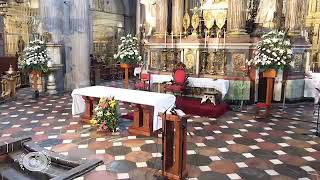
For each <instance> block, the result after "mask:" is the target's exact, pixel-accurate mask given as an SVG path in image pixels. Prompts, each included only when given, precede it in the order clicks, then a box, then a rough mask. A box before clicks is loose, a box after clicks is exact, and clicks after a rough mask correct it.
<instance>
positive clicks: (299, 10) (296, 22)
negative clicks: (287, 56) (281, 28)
mask: <svg viewBox="0 0 320 180" xmlns="http://www.w3.org/2000/svg"><path fill="white" fill-rule="evenodd" d="M286 7H287V10H286V23H285V28H286V29H288V32H289V35H290V36H298V35H299V34H300V32H301V28H302V25H303V22H304V14H305V13H306V12H304V11H305V10H306V0H287V4H286Z"/></svg>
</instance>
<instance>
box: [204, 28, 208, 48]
mask: <svg viewBox="0 0 320 180" xmlns="http://www.w3.org/2000/svg"><path fill="white" fill-rule="evenodd" d="M204 47H205V48H206V47H207V31H204Z"/></svg>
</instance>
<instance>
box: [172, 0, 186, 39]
mask: <svg viewBox="0 0 320 180" xmlns="http://www.w3.org/2000/svg"><path fill="white" fill-rule="evenodd" d="M183 3H184V0H172V32H173V34H174V35H178V34H180V33H182V32H183V29H182V21H183V10H184V9H183V7H184V5H183Z"/></svg>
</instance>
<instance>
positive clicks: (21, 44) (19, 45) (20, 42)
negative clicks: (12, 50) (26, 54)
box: [18, 35, 25, 54]
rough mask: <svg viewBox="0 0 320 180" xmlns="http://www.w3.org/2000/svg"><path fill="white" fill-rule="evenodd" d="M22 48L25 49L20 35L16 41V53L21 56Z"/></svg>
mask: <svg viewBox="0 0 320 180" xmlns="http://www.w3.org/2000/svg"><path fill="white" fill-rule="evenodd" d="M24 48H25V42H24V40H23V39H22V36H21V35H20V36H19V40H18V53H19V54H21V53H22V52H23V50H24Z"/></svg>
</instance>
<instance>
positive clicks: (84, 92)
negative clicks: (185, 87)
mask: <svg viewBox="0 0 320 180" xmlns="http://www.w3.org/2000/svg"><path fill="white" fill-rule="evenodd" d="M83 97H94V98H101V97H114V99H115V100H117V101H123V102H130V103H135V104H140V105H147V106H152V107H153V131H156V130H158V129H160V128H161V127H162V120H161V118H160V117H159V118H158V114H159V113H164V112H165V111H166V110H168V109H170V108H172V107H173V106H174V105H175V102H176V97H175V96H174V95H171V94H160V93H155V92H147V91H137V90H130V89H120V88H113V87H106V86H91V87H86V88H80V89H75V90H73V92H72V98H73V102H72V114H73V115H76V114H80V113H84V112H85V100H84V99H83Z"/></svg>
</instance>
